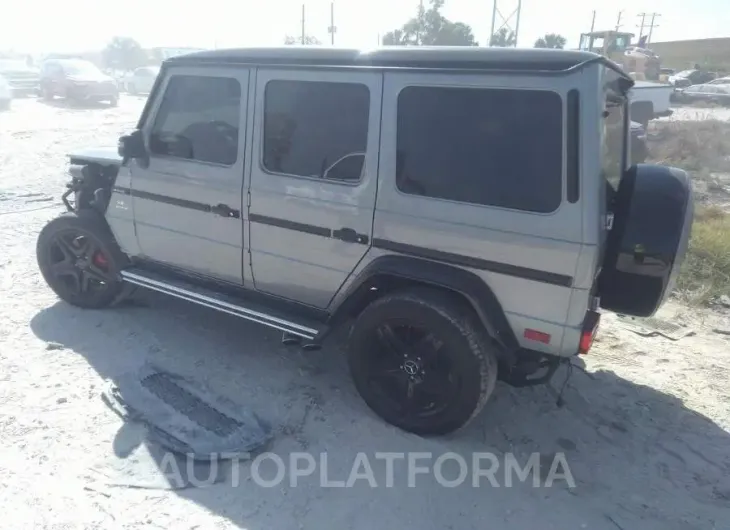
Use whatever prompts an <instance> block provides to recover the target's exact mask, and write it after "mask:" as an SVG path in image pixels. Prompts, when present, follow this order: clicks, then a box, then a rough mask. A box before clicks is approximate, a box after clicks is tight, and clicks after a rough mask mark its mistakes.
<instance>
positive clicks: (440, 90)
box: [396, 86, 563, 213]
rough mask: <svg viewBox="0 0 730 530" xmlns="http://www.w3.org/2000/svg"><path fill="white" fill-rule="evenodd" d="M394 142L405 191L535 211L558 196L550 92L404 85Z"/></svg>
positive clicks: (559, 157) (558, 145)
mask: <svg viewBox="0 0 730 530" xmlns="http://www.w3.org/2000/svg"><path fill="white" fill-rule="evenodd" d="M396 149H397V151H396V185H397V187H398V189H399V190H400V191H402V192H404V193H408V194H413V195H421V196H425V197H432V198H438V199H447V200H451V201H458V202H463V203H472V204H479V205H487V206H497V207H503V208H511V209H515V210H524V211H528V212H539V213H549V212H552V211H554V210H556V209H557V208H558V206H560V202H561V200H562V180H563V177H562V175H563V104H562V98H561V97H560V96H559V95H558V94H556V93H554V92H548V91H539V90H512V89H479V88H451V87H418V86H411V87H407V88H405V89H403V90H402V91H401V93H400V94H399V96H398V124H397V145H396Z"/></svg>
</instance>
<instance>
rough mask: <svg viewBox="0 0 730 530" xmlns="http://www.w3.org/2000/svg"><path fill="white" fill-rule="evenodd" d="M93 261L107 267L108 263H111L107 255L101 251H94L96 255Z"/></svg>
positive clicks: (99, 265)
mask: <svg viewBox="0 0 730 530" xmlns="http://www.w3.org/2000/svg"><path fill="white" fill-rule="evenodd" d="M91 261H92V262H93V263H94V265H96V266H97V267H106V266H107V265H109V260H107V259H106V256H105V255H104V254H103V253H101V252H100V251H97V252H95V253H94V257H93V258H92V259H91Z"/></svg>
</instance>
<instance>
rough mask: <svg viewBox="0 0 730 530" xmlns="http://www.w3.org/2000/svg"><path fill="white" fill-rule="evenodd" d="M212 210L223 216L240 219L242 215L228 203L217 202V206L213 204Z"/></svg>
mask: <svg viewBox="0 0 730 530" xmlns="http://www.w3.org/2000/svg"><path fill="white" fill-rule="evenodd" d="M210 211H211V213H214V214H216V215H220V216H221V217H232V218H234V219H238V218H239V217H240V216H241V214H240V212H239V211H238V210H234V209H233V208H231V207H230V206H228V205H227V204H216V205H215V206H211V207H210Z"/></svg>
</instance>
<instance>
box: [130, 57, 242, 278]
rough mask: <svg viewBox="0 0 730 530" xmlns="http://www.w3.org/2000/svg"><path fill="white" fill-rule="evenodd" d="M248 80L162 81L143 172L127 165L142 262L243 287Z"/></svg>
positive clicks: (201, 74)
mask: <svg viewBox="0 0 730 530" xmlns="http://www.w3.org/2000/svg"><path fill="white" fill-rule="evenodd" d="M248 80H249V71H248V70H245V69H233V68H231V69H229V70H226V69H221V68H216V69H215V70H212V69H209V68H204V67H200V68H195V67H190V68H174V69H172V71H171V72H168V74H167V75H166V78H165V79H164V82H163V84H162V86H161V87H160V90H161V92H160V94H162V96H161V97H160V96H159V95H158V97H156V100H155V102H154V104H153V105H152V108H151V109H150V114H149V116H148V117H147V119H146V121H145V123H144V125H143V129H142V130H143V134H144V138H145V143H146V145H147V151H148V153H149V155H150V157H149V164H148V165H147V167H143V165H141V164H140V162H139V161H136V160H135V161H132V162H131V164H130V172H131V175H132V190H131V194H132V197H133V204H134V217H135V228H136V232H137V240H138V243H139V247H140V252H141V254H142V256H144V257H146V258H148V259H150V260H154V261H156V262H161V263H164V264H168V265H172V266H175V267H179V268H182V269H185V270H186V271H190V272H195V273H199V274H202V275H206V276H211V277H215V278H218V279H221V280H226V281H230V282H233V283H236V284H242V283H243V272H242V252H243V220H242V219H243V216H242V215H241V212H242V210H243V203H242V197H243V194H242V190H243V175H244V162H245V161H244V154H245V148H244V147H245V145H246V110H247V97H248Z"/></svg>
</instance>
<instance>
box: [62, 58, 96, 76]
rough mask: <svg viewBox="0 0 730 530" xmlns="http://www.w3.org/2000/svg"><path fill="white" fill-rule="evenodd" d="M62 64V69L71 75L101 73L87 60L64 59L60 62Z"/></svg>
mask: <svg viewBox="0 0 730 530" xmlns="http://www.w3.org/2000/svg"><path fill="white" fill-rule="evenodd" d="M62 66H63V70H64V71H65V72H66V73H68V74H71V75H84V74H91V75H99V74H101V70H99V69H98V68H97V67H96V66H94V64H93V63H90V62H88V61H65V62H63V63H62Z"/></svg>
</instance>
